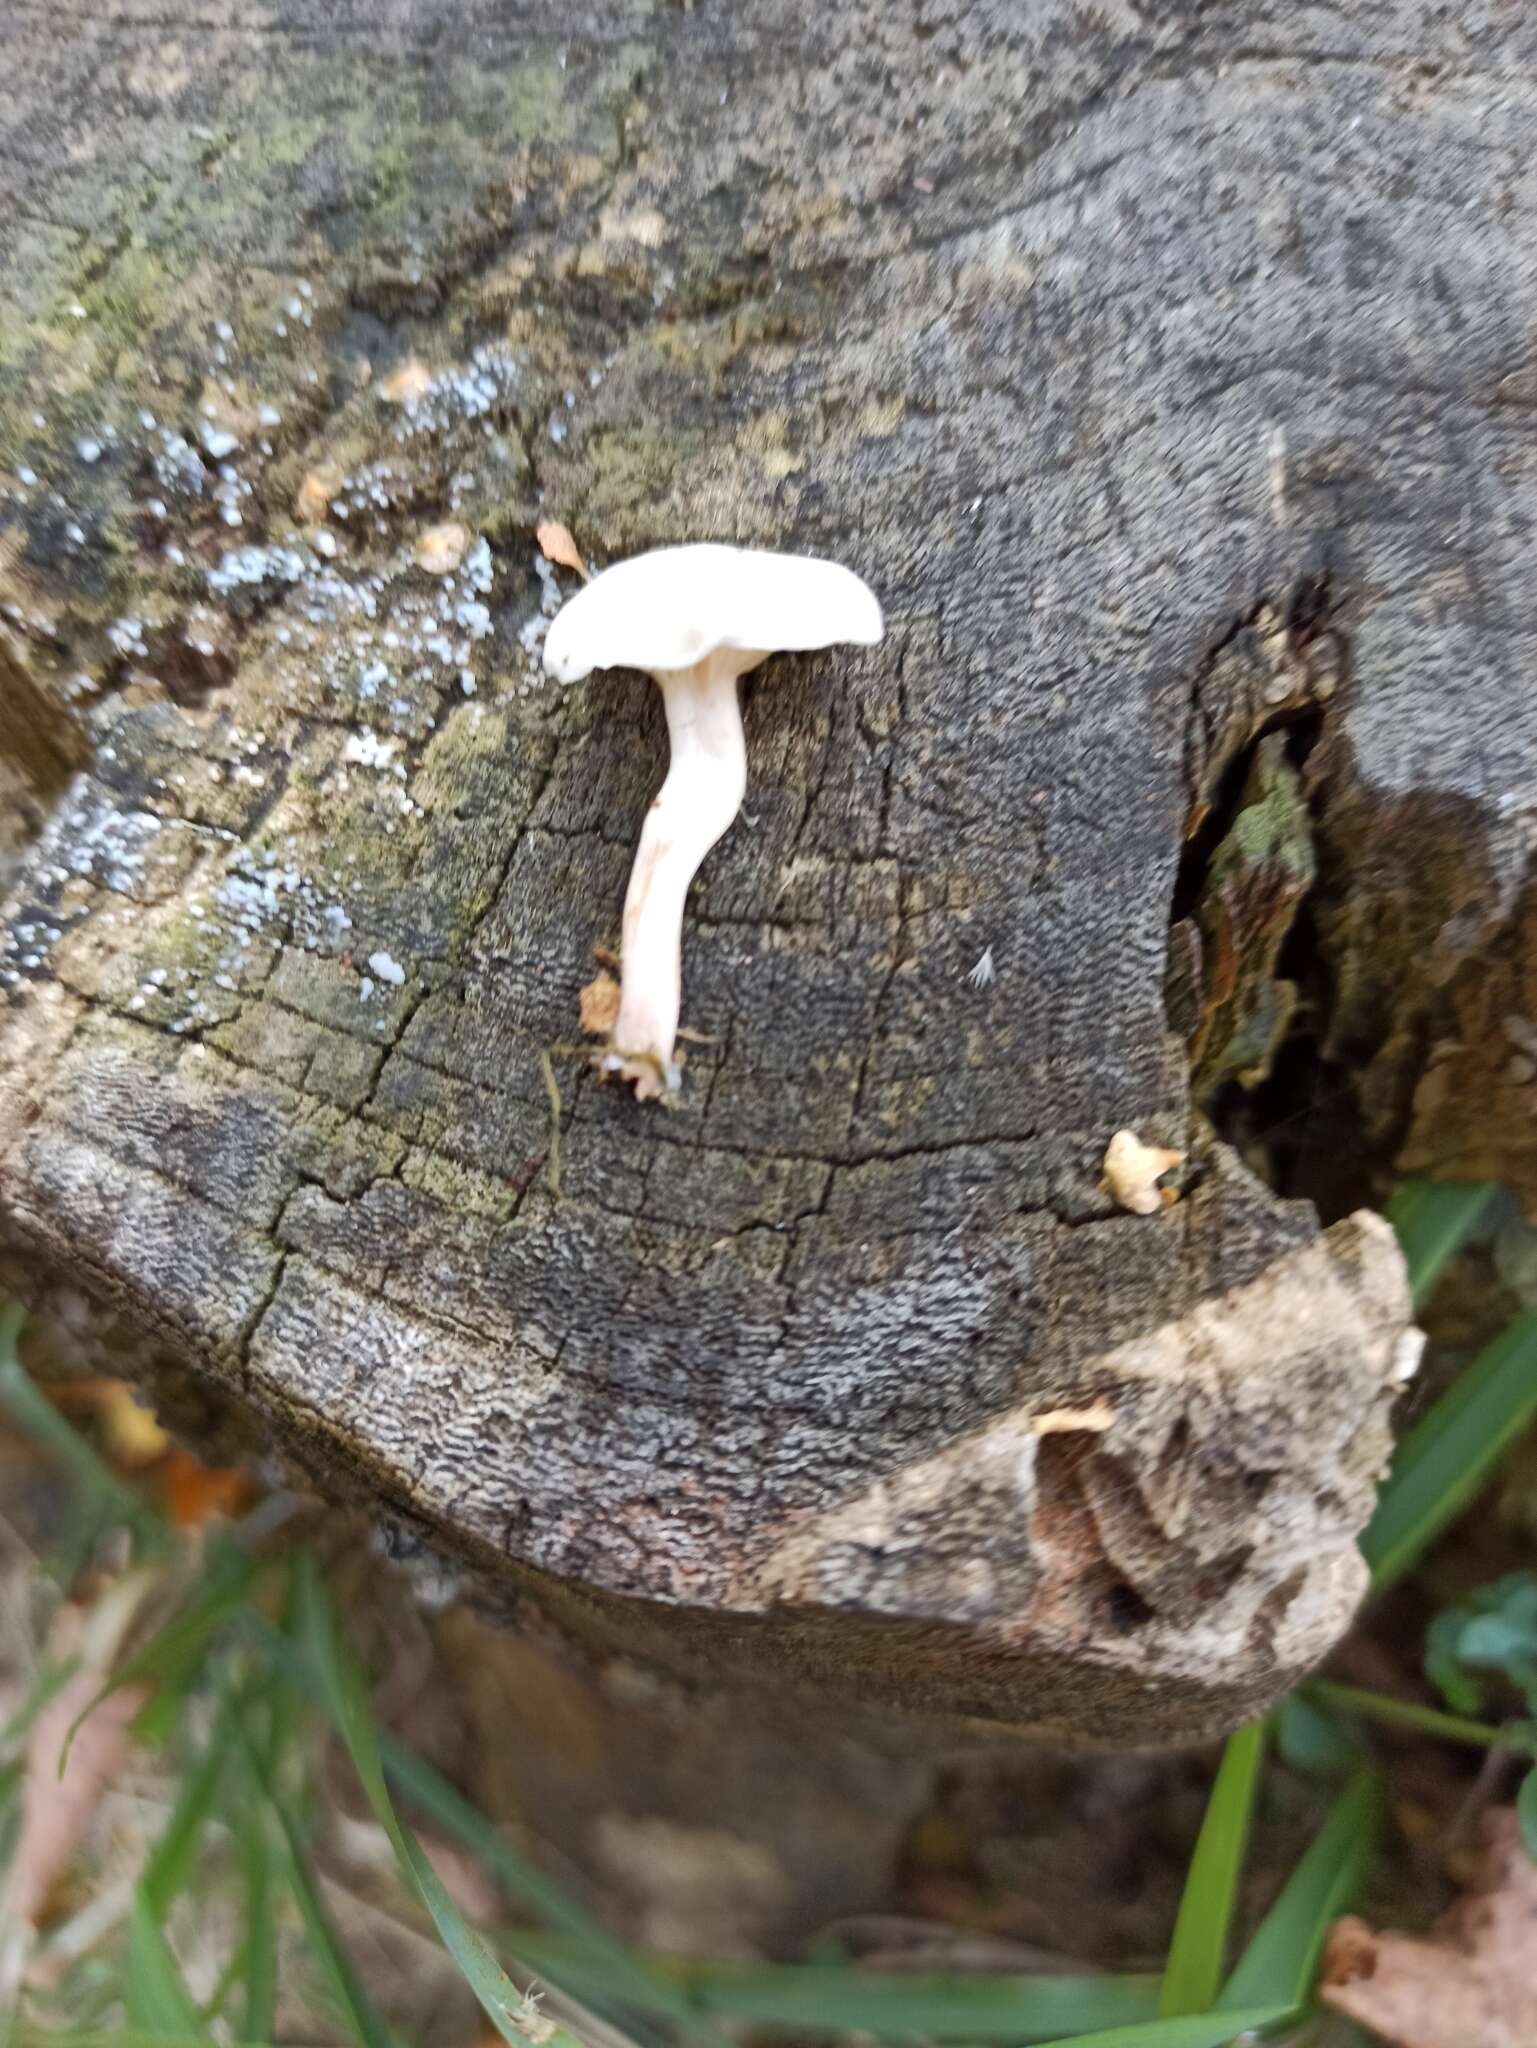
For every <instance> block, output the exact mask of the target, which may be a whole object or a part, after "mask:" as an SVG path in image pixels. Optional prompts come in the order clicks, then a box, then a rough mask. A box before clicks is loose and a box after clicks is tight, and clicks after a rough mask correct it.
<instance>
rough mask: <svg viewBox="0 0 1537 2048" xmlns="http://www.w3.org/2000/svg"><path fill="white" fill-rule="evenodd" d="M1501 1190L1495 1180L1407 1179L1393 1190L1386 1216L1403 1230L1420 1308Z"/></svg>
mask: <svg viewBox="0 0 1537 2048" xmlns="http://www.w3.org/2000/svg"><path fill="white" fill-rule="evenodd" d="M1498 1193H1499V1187H1498V1185H1497V1184H1496V1183H1495V1182H1494V1181H1490V1180H1406V1181H1400V1183H1399V1184H1398V1186H1397V1187H1396V1188H1395V1189H1394V1190H1393V1194H1392V1198H1391V1200H1390V1201H1389V1203H1388V1207H1387V1218H1388V1221H1389V1223H1391V1224H1392V1226H1393V1228H1394V1229H1395V1230H1396V1231H1397V1233H1398V1242H1399V1244H1400V1246H1401V1247H1402V1249H1403V1255H1404V1264H1405V1265H1406V1266H1407V1267H1408V1269H1409V1287H1410V1290H1411V1292H1412V1294H1413V1296H1414V1305H1415V1307H1416V1308H1418V1307H1419V1305H1420V1303H1421V1302H1422V1301H1423V1300H1424V1299H1425V1297H1426V1295H1427V1294H1428V1293H1429V1292H1430V1290H1431V1288H1432V1286H1433V1285H1434V1284H1435V1281H1436V1277H1437V1275H1438V1274H1439V1273H1440V1271H1441V1268H1442V1267H1443V1266H1444V1265H1445V1264H1446V1262H1447V1260H1448V1259H1449V1258H1451V1257H1452V1255H1453V1254H1454V1253H1455V1252H1457V1251H1460V1250H1461V1248H1462V1246H1463V1245H1464V1244H1465V1243H1466V1242H1467V1240H1468V1238H1469V1237H1471V1236H1472V1234H1473V1232H1474V1231H1475V1230H1476V1229H1477V1228H1478V1225H1479V1222H1480V1221H1481V1219H1482V1217H1483V1215H1484V1212H1485V1211H1486V1210H1487V1209H1488V1207H1489V1204H1490V1203H1491V1202H1492V1201H1493V1200H1494V1198H1495V1196H1496V1195H1497V1194H1498Z"/></svg>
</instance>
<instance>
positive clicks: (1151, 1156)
mask: <svg viewBox="0 0 1537 2048" xmlns="http://www.w3.org/2000/svg"><path fill="white" fill-rule="evenodd" d="M1184 1157H1185V1155H1184V1153H1183V1152H1171V1151H1170V1150H1169V1149H1168V1147H1167V1146H1164V1145H1144V1144H1143V1142H1142V1140H1141V1139H1140V1138H1139V1137H1138V1136H1137V1134H1136V1132H1135V1131H1117V1132H1116V1134H1115V1136H1114V1137H1113V1138H1112V1139H1111V1140H1110V1143H1109V1144H1108V1145H1107V1146H1106V1147H1105V1162H1104V1174H1105V1186H1106V1188H1108V1190H1109V1191H1110V1193H1111V1194H1112V1195H1114V1197H1115V1199H1116V1200H1117V1201H1118V1202H1119V1203H1120V1205H1121V1207H1122V1208H1123V1209H1129V1210H1130V1211H1131V1213H1132V1214H1133V1215H1134V1216H1156V1215H1157V1213H1158V1211H1159V1210H1160V1209H1161V1208H1162V1207H1163V1206H1164V1204H1165V1203H1166V1202H1173V1201H1177V1200H1178V1196H1177V1195H1176V1194H1175V1192H1174V1190H1173V1189H1172V1188H1169V1189H1161V1188H1160V1187H1159V1185H1158V1180H1159V1176H1160V1175H1161V1174H1165V1173H1169V1172H1171V1171H1172V1169H1173V1168H1174V1167H1176V1166H1179V1165H1180V1164H1181V1163H1182V1162H1183V1160H1184Z"/></svg>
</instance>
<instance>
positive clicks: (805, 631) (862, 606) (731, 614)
mask: <svg viewBox="0 0 1537 2048" xmlns="http://www.w3.org/2000/svg"><path fill="white" fill-rule="evenodd" d="M884 631H885V626H884V623H883V621H882V619H881V608H880V605H879V603H878V602H877V601H876V597H875V593H874V591H873V590H871V589H870V587H869V585H868V584H866V583H862V582H861V581H860V579H859V578H858V577H857V576H856V575H855V574H854V572H853V570H852V569H844V568H842V567H840V565H839V564H838V563H837V562H827V561H823V560H821V559H820V558H819V557H818V556H815V555H775V554H769V553H767V552H765V551H763V550H761V549H757V548H732V547H724V546H721V545H719V544H717V543H715V542H700V543H697V544H695V545H693V546H691V547H677V548H653V549H652V550H651V552H650V553H649V554H644V555H632V556H631V557H630V559H629V561H627V562H616V563H615V564H614V566H613V567H612V568H611V569H605V570H604V571H603V573H602V574H601V575H600V576H595V577H594V578H593V579H592V581H591V583H589V584H587V586H586V587H585V588H584V589H582V590H579V591H578V592H577V593H576V595H575V596H574V597H573V598H571V599H570V600H569V601H568V602H567V603H566V604H564V605H563V606H562V607H561V609H560V611H559V612H558V613H557V615H556V618H555V622H554V624H553V625H552V626H551V627H550V630H549V633H548V634H547V635H546V637H545V643H544V665H545V667H546V669H548V671H549V672H550V674H551V675H552V676H555V677H557V678H558V679H559V680H560V681H561V682H563V683H575V682H579V681H580V680H581V678H582V677H583V676H586V675H590V674H591V673H592V671H593V670H594V669H595V668H640V669H646V670H648V671H650V672H651V673H653V674H655V673H657V672H659V671H666V670H669V669H680V668H692V667H693V666H694V664H695V663H696V662H699V661H703V660H704V659H705V657H706V656H707V655H710V654H714V653H715V652H717V651H718V650H719V649H720V648H723V647H724V648H735V649H738V650H740V651H742V652H743V653H747V654H750V655H751V656H752V660H749V661H744V662H743V663H742V668H743V669H744V670H745V669H749V668H752V667H753V666H754V665H755V664H756V663H757V662H759V661H762V660H764V659H765V658H766V657H767V656H768V655H770V654H778V653H792V652H797V651H800V650H803V649H807V648H812V647H832V646H835V645H837V644H838V643H839V642H843V641H852V642H854V643H855V644H857V645H858V646H861V647H873V646H874V645H875V643H876V641H878V640H879V639H880V637H881V635H882V633H883V632H884Z"/></svg>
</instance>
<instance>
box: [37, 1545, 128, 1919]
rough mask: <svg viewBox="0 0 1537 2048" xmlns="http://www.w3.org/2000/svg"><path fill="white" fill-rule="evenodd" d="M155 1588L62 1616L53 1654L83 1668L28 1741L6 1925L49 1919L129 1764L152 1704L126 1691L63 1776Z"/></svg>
mask: <svg viewBox="0 0 1537 2048" xmlns="http://www.w3.org/2000/svg"><path fill="white" fill-rule="evenodd" d="M147 1589H148V1587H147V1582H146V1581H140V1582H137V1583H134V1584H128V1583H124V1584H123V1585H120V1586H118V1587H115V1588H114V1589H113V1590H112V1592H111V1593H109V1594H108V1595H107V1596H106V1598H105V1599H104V1600H103V1601H102V1602H101V1603H100V1605H99V1606H98V1608H97V1610H96V1611H95V1612H94V1613H92V1614H90V1615H87V1614H86V1613H85V1612H84V1611H83V1610H82V1609H80V1608H78V1607H63V1608H61V1609H60V1610H59V1613H58V1616H57V1618H56V1620H55V1622H54V1626H53V1629H52V1632H51V1634H50V1637H49V1644H48V1650H49V1655H50V1657H51V1658H56V1659H59V1660H61V1661H67V1660H68V1659H70V1658H73V1657H78V1658H79V1660H80V1661H79V1663H78V1665H77V1666H76V1668H75V1670H74V1671H73V1672H72V1673H71V1674H70V1676H69V1677H68V1678H67V1679H66V1680H65V1682H64V1684H63V1685H62V1686H61V1687H60V1688H59V1690H58V1691H57V1692H56V1693H55V1694H54V1696H53V1698H52V1699H51V1700H49V1702H48V1704H47V1705H46V1706H45V1707H44V1708H43V1710H42V1712H41V1713H40V1714H39V1715H38V1717H37V1719H36V1720H35V1721H34V1722H33V1724H32V1732H31V1734H30V1736H29V1737H28V1739H27V1756H26V1773H25V1778H24V1780H23V1784H22V1794H21V1830H20V1833H19V1834H18V1836H17V1838H16V1851H15V1854H14V1856H13V1857H12V1859H11V1867H10V1871H9V1874H8V1877H7V1881H6V1884H5V1887H4V1892H3V1895H0V1924H4V1923H5V1922H6V1921H8V1920H11V1919H14V1920H16V1921H21V1922H24V1923H26V1924H27V1925H30V1926H36V1925H37V1924H38V1922H39V1921H40V1920H41V1919H42V1918H43V1917H44V1915H45V1914H46V1911H47V1907H48V1899H49V1895H50V1894H51V1892H52V1891H53V1888H54V1886H55V1885H56V1884H57V1883H58V1881H59V1879H60V1878H61V1877H62V1876H63V1875H64V1873H65V1871H66V1870H67V1869H68V1868H69V1865H70V1862H71V1861H72V1859H73V1857H74V1854H75V1851H76V1849H77V1848H78V1847H79V1846H80V1843H81V1840H82V1839H83V1837H84V1835H85V1832H86V1830H87V1828H88V1827H89V1826H90V1824H91V1822H92V1820H93V1819H94V1818H95V1814H96V1809H97V1807H98V1806H99V1805H100V1804H101V1799H102V1795H103V1793H104V1792H106V1791H107V1790H108V1788H109V1787H110V1786H111V1784H112V1782H113V1780H114V1779H115V1778H116V1777H117V1775H118V1773H119V1772H120V1771H121V1770H122V1768H123V1765H124V1763H125V1762H126V1760H127V1756H128V1748H129V1737H128V1728H129V1724H130V1722H131V1721H132V1720H133V1719H134V1716H135V1715H136V1714H137V1713H138V1712H139V1711H140V1709H141V1708H142V1707H143V1705H144V1703H145V1701H146V1700H147V1699H148V1697H149V1691H148V1688H147V1687H145V1686H141V1685H129V1686H124V1687H123V1688H122V1690H121V1691H120V1692H115V1693H113V1694H112V1695H111V1697H110V1698H108V1699H105V1700H103V1701H102V1703H101V1705H100V1706H99V1707H97V1708H95V1709H94V1711H93V1712H92V1713H90V1714H89V1715H87V1717H86V1719H85V1720H84V1721H81V1723H80V1726H79V1728H78V1729H77V1730H76V1732H75V1738H74V1741H73V1742H72V1743H70V1748H69V1758H68V1761H67V1763H66V1764H65V1766H64V1771H63V1775H62V1776H61V1775H60V1772H59V1759H60V1757H61V1755H62V1754H63V1751H64V1745H65V1743H66V1741H68V1738H69V1731H70V1729H71V1728H73V1727H74V1724H75V1722H76V1721H77V1720H79V1717H80V1716H81V1714H83V1713H85V1710H86V1708H87V1707H89V1706H90V1704H91V1702H92V1700H93V1699H95V1698H96V1696H97V1694H98V1693H99V1692H100V1691H101V1689H102V1686H103V1685H104V1684H105V1683H106V1680H107V1677H108V1675H109V1673H110V1671H111V1668H112V1662H113V1659H114V1657H115V1656H116V1654H117V1650H118V1647H119V1644H120V1643H121V1640H122V1636H123V1634H124V1633H125V1632H126V1630H127V1627H128V1625H129V1623H130V1622H131V1620H132V1617H133V1614H134V1613H135V1612H137V1609H138V1607H139V1604H140V1602H141V1600H142V1598H143V1595H144V1593H145V1591H147ZM114 1610H117V1611H114Z"/></svg>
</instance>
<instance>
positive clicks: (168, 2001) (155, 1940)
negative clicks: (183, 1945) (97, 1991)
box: [123, 1886, 210, 2041]
mask: <svg viewBox="0 0 1537 2048" xmlns="http://www.w3.org/2000/svg"><path fill="white" fill-rule="evenodd" d="M123 2006H124V2011H125V2014H126V2017H127V2021H128V2025H129V2026H130V2027H136V2028H138V2029H139V2030H140V2031H141V2032H142V2033H146V2034H149V2035H151V2036H152V2037H153V2036H159V2037H162V2038H163V2037H164V2036H166V2035H170V2036H172V2037H173V2038H175V2039H177V2040H186V2041H207V2040H208V2039H209V2038H210V2037H209V2035H208V2033H207V2031H206V2029H205V2028H204V2026H203V2021H202V2015H201V2014H200V2013H199V2012H198V2009H197V2005H196V2003H195V2002H194V2000H193V1997H192V1993H191V1992H190V1991H189V1990H188V1989H187V1985H186V1980H185V1979H184V1978H183V1976H182V1974H181V1970H180V1967H179V1966H178V1964H177V1961H176V1958H175V1957H174V1956H173V1955H172V1954H171V1951H170V1947H169V1945H168V1943H167V1942H166V1938H165V1936H164V1935H163V1934H162V1933H161V1931H160V1923H159V1921H158V1920H157V1919H156V1917H155V1912H154V1908H153V1907H152V1906H151V1904H150V1902H149V1900H148V1899H147V1898H146V1897H145V1895H144V1890H143V1887H142V1886H141V1887H140V1888H139V1891H138V1892H137V1893H136V1895H135V1897H134V1902H133V1916H132V1919H131V1920H130V1921H129V1926H128V1973H127V1982H126V1985H125V1987H124V1994H123Z"/></svg>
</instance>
